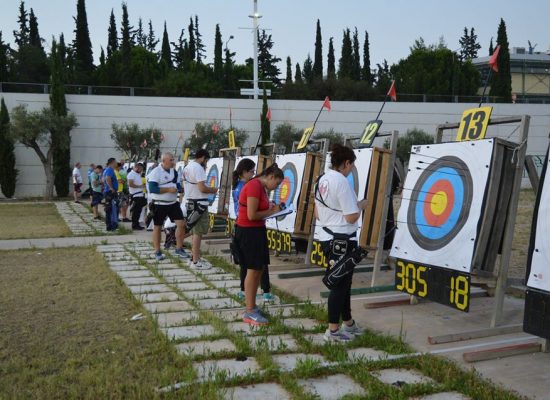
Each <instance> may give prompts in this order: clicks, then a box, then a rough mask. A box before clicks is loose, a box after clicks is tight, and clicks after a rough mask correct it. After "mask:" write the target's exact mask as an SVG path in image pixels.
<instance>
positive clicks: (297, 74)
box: [294, 63, 304, 83]
mask: <svg viewBox="0 0 550 400" xmlns="http://www.w3.org/2000/svg"><path fill="white" fill-rule="evenodd" d="M294 82H296V83H303V82H304V80H303V79H302V70H301V69H300V64H299V63H296V70H295V71H294Z"/></svg>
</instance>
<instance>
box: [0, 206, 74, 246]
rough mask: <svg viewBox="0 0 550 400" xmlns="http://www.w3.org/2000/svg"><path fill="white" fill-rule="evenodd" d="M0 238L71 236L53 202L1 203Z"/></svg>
mask: <svg viewBox="0 0 550 400" xmlns="http://www.w3.org/2000/svg"><path fill="white" fill-rule="evenodd" d="M0 221H2V223H0V239H33V238H45V237H65V236H71V231H70V230H69V227H68V226H67V224H65V221H63V218H61V216H60V215H59V213H58V212H57V209H56V207H55V204H53V203H47V204H42V203H41V204H17V203H10V204H1V205H0Z"/></svg>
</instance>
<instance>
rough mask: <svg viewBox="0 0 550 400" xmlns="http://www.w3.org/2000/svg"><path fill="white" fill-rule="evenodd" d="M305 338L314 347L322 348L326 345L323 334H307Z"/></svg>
mask: <svg viewBox="0 0 550 400" xmlns="http://www.w3.org/2000/svg"><path fill="white" fill-rule="evenodd" d="M303 337H304V339H306V340H308V341H310V342H311V343H312V344H314V345H318V346H322V345H324V344H325V343H326V342H325V340H324V339H323V334H322V333H313V334H306V335H304V336H303Z"/></svg>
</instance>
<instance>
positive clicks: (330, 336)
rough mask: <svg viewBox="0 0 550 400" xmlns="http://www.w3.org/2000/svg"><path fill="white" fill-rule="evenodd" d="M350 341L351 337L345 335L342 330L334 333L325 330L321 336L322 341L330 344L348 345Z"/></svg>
mask: <svg viewBox="0 0 550 400" xmlns="http://www.w3.org/2000/svg"><path fill="white" fill-rule="evenodd" d="M352 339H353V338H352V337H351V335H349V334H347V333H346V332H344V331H343V330H342V329H338V330H337V331H336V332H332V331H331V330H330V329H327V330H326V331H325V334H324V335H323V340H324V341H325V342H331V343H349V342H351V340H352Z"/></svg>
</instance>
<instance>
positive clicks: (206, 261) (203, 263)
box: [200, 258, 212, 268]
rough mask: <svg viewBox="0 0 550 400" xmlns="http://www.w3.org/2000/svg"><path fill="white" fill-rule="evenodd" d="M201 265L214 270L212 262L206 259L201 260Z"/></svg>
mask: <svg viewBox="0 0 550 400" xmlns="http://www.w3.org/2000/svg"><path fill="white" fill-rule="evenodd" d="M200 263H201V264H202V265H207V266H208V268H212V264H211V263H210V261H208V260H207V259H205V258H201V259H200Z"/></svg>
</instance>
